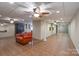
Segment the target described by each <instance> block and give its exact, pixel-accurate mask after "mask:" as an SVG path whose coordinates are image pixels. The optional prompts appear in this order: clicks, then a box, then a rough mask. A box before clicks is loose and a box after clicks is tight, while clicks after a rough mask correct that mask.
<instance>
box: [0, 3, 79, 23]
mask: <svg viewBox="0 0 79 59" xmlns="http://www.w3.org/2000/svg"><path fill="white" fill-rule="evenodd" d="M42 4H44V6H45V8H46V9H47V10H48V11H50V12H51V15H49V16H47V17H45V18H44V17H43V19H52V20H59V19H60V18H61V17H62V18H63V19H64V21H65V22H69V21H70V20H71V19H72V18H73V16H74V14H75V13H76V11H77V10H78V8H79V3H78V2H64V3H63V2H51V3H49V2H33V3H31V2H30V3H29V2H15V3H14V4H10V3H9V2H0V15H2V17H1V18H4V17H11V18H22V19H25V20H29V18H30V16H31V14H32V13H31V12H28V11H27V10H28V7H29V8H30V10H32V9H33V8H32V7H34V6H35V7H37V6H40V5H42ZM29 5H30V6H29ZM31 6H32V7H31ZM44 6H43V7H44ZM48 7H49V8H48ZM30 10H29V11H30ZM56 11H60V13H59V14H57V13H56Z"/></svg>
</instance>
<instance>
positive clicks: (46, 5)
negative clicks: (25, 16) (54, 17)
mask: <svg viewBox="0 0 79 59" xmlns="http://www.w3.org/2000/svg"><path fill="white" fill-rule="evenodd" d="M53 3H54V2H50V3H48V4H45V3H42V4H41V5H40V8H43V9H45V10H46V9H49V8H51V7H52V4H53Z"/></svg>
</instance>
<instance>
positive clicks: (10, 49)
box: [0, 33, 78, 56]
mask: <svg viewBox="0 0 79 59" xmlns="http://www.w3.org/2000/svg"><path fill="white" fill-rule="evenodd" d="M33 42H34V45H33V47H32V46H31V45H30V44H27V45H24V46H23V45H20V44H18V43H16V41H15V38H14V37H13V38H12V37H11V38H3V39H0V55H16V56H17V55H18V56H20V55H26V56H28V55H29V56H30V55H31V56H58V55H59V56H61V55H62V56H65V55H70V56H71V55H76V56H77V55H78V53H77V51H76V50H75V47H74V45H73V43H72V41H71V40H70V39H69V36H68V35H67V34H66V33H59V34H57V35H53V36H50V37H48V39H47V41H40V40H34V41H33Z"/></svg>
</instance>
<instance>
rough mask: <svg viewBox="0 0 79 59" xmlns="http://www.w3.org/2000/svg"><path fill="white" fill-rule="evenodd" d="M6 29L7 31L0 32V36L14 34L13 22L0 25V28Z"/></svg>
mask: <svg viewBox="0 0 79 59" xmlns="http://www.w3.org/2000/svg"><path fill="white" fill-rule="evenodd" d="M4 29H6V30H7V32H0V38H2V37H11V36H15V26H14V24H8V25H7V26H0V30H4Z"/></svg>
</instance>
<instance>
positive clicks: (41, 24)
mask: <svg viewBox="0 0 79 59" xmlns="http://www.w3.org/2000/svg"><path fill="white" fill-rule="evenodd" d="M48 24H49V22H46V21H43V20H41V21H33V37H34V38H36V39H41V40H44V41H46V38H47V37H48V36H50V35H52V34H55V33H56V28H55V29H54V31H53V32H51V31H49V30H48Z"/></svg>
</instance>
